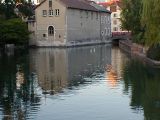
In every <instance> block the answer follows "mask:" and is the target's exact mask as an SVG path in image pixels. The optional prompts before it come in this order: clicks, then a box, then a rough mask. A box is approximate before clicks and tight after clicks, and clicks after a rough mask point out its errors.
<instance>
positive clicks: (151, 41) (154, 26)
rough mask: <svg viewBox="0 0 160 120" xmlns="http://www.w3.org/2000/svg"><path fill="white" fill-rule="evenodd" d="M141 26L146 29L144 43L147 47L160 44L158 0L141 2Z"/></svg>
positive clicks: (143, 0)
mask: <svg viewBox="0 0 160 120" xmlns="http://www.w3.org/2000/svg"><path fill="white" fill-rule="evenodd" d="M142 3H143V12H142V24H143V25H145V27H146V32H145V39H146V41H145V43H146V44H147V45H148V46H152V45H156V44H159V43H160V32H159V30H160V22H159V20H160V14H159V13H160V0H142Z"/></svg>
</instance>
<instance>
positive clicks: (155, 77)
mask: <svg viewBox="0 0 160 120" xmlns="http://www.w3.org/2000/svg"><path fill="white" fill-rule="evenodd" d="M159 73H160V70H159V69H153V68H150V67H148V66H146V65H143V64H142V63H140V62H138V61H134V60H132V61H131V62H129V63H128V64H127V65H126V67H125V70H124V82H125V91H126V92H128V91H130V92H131V103H130V105H131V106H132V109H134V110H135V111H137V112H140V111H144V116H145V120H160V74H159Z"/></svg>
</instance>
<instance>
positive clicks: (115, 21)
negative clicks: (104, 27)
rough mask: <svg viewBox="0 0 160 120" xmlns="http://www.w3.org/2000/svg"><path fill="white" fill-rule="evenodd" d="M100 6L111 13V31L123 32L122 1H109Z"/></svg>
mask: <svg viewBox="0 0 160 120" xmlns="http://www.w3.org/2000/svg"><path fill="white" fill-rule="evenodd" d="M99 5H102V6H104V7H105V8H106V9H107V10H109V11H111V12H112V13H111V31H112V32H123V29H122V28H121V20H120V18H121V11H122V9H121V8H122V2H121V0H108V1H106V2H101V3H99Z"/></svg>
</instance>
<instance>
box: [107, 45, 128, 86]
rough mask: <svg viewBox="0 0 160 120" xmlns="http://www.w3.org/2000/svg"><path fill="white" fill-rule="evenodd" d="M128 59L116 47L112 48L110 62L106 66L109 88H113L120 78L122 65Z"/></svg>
mask: <svg viewBox="0 0 160 120" xmlns="http://www.w3.org/2000/svg"><path fill="white" fill-rule="evenodd" d="M128 60H129V59H128V57H126V55H125V54H123V53H122V52H121V51H120V50H119V48H118V47H114V48H113V49H112V53H111V64H107V66H106V79H107V82H108V84H109V86H110V87H111V88H115V87H116V86H117V85H118V83H119V82H120V80H122V74H123V67H124V66H125V64H126V62H127V61H128Z"/></svg>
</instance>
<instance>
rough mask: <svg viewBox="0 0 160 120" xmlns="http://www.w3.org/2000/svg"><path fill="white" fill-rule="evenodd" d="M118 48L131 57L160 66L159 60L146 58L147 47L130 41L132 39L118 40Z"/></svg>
mask: <svg viewBox="0 0 160 120" xmlns="http://www.w3.org/2000/svg"><path fill="white" fill-rule="evenodd" d="M119 48H120V49H122V50H123V51H125V52H127V53H129V54H130V55H131V57H132V58H133V59H138V60H140V61H142V62H144V63H147V64H149V65H151V66H153V67H157V68H160V61H156V60H153V59H150V58H148V57H147V56H146V51H147V49H146V48H145V47H144V46H142V45H139V44H136V43H132V41H130V40H120V41H119Z"/></svg>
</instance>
